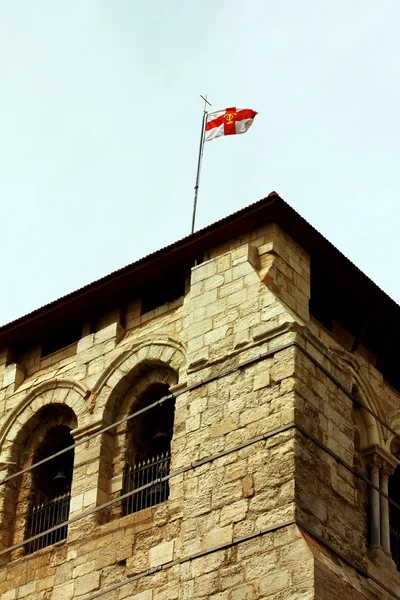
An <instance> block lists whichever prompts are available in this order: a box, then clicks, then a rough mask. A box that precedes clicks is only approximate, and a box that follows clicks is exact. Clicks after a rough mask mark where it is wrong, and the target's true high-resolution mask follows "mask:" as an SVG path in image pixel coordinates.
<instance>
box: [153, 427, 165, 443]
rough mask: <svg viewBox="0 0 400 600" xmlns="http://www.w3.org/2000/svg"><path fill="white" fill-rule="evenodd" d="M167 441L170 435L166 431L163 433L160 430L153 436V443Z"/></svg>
mask: <svg viewBox="0 0 400 600" xmlns="http://www.w3.org/2000/svg"><path fill="white" fill-rule="evenodd" d="M166 439H168V433H167V432H166V431H163V430H162V429H159V430H158V431H156V433H155V434H154V435H153V441H154V442H159V441H164V440H166Z"/></svg>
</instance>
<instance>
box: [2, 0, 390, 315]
mask: <svg viewBox="0 0 400 600" xmlns="http://www.w3.org/2000/svg"><path fill="white" fill-rule="evenodd" d="M399 22H400V3H399V2H398V0H380V2H376V0H335V2H332V0H329V1H328V0H282V1H281V2H276V0H274V1H272V0H253V1H251V2H243V0H241V1H240V2H239V1H237V0H219V1H218V2H215V0H213V1H211V0H202V2H190V1H188V0H168V2H166V1H165V0H148V1H147V2H139V1H138V0H112V1H110V0H68V2H65V0H19V1H16V0H0V202H1V211H0V219H1V233H0V253H1V254H0V255H1V257H2V261H1V279H0V282H1V283H0V325H1V324H5V323H7V322H9V321H11V320H14V319H16V318H18V317H20V316H22V315H24V314H26V313H28V312H30V311H32V310H34V309H35V308H38V307H40V306H42V305H43V304H45V303H47V302H50V301H52V300H54V299H56V298H58V297H60V296H62V295H64V294H67V293H69V292H71V291H73V290H75V289H77V288H79V287H81V286H83V285H85V284H87V283H89V282H91V281H93V280H95V279H98V278H100V277H102V276H104V275H106V274H108V273H110V272H111V271H113V270H115V269H118V268H120V267H122V266H124V265H127V264H129V263H131V262H133V261H135V260H137V259H139V258H141V257H142V256H144V255H146V254H148V253H150V252H153V251H155V250H157V249H159V248H161V247H163V246H165V245H166V244H169V243H172V242H174V241H176V240H177V239H180V238H182V237H184V236H185V235H187V234H189V233H190V226H191V216H192V206H193V187H194V184H195V176H196V166H197V154H198V145H199V137H200V129H201V120H202V110H203V102H202V100H201V98H200V94H203V95H205V94H207V95H208V98H209V100H210V102H211V104H212V108H211V109H210V110H220V109H224V108H226V107H231V106H238V107H245V108H252V109H254V110H256V111H258V113H259V114H258V116H257V117H256V120H255V121H254V124H253V126H252V128H251V129H250V130H249V131H248V133H246V135H240V136H230V137H226V138H219V139H217V140H214V141H212V142H208V143H207V144H206V146H205V152H204V160H203V166H202V173H201V182H200V191H199V199H198V212H197V220H196V228H201V227H204V226H206V225H208V224H210V223H213V222H214V221H216V220H218V219H220V218H222V217H224V216H226V215H228V214H230V213H232V212H235V211H237V210H239V209H241V208H243V207H245V206H247V205H248V204H251V203H253V202H255V201H257V200H259V199H260V198H263V197H265V196H267V195H268V194H269V193H270V192H271V191H272V190H275V191H277V192H278V193H279V194H280V195H281V196H282V197H283V198H284V199H285V200H286V201H287V202H288V203H289V204H290V205H291V206H293V208H295V209H296V210H297V211H298V212H299V213H300V214H301V215H302V216H303V217H304V218H305V219H307V220H308V221H309V222H310V223H311V224H312V225H313V226H314V227H316V228H317V229H318V230H319V231H320V232H321V233H322V234H323V235H324V236H325V237H327V238H328V239H329V240H330V241H331V242H332V243H333V244H334V245H335V246H336V247H337V248H339V249H340V250H341V251H342V252H343V253H344V254H345V255H346V256H347V257H348V258H350V259H351V260H352V261H353V262H354V263H355V264H356V265H357V266H358V267H360V268H361V269H362V270H363V271H364V272H365V273H366V274H367V275H368V276H369V277H371V279H373V280H374V281H375V282H376V283H377V284H378V285H379V286H380V287H381V288H382V289H384V290H385V291H386V292H387V293H388V294H389V295H390V296H391V297H392V298H393V299H394V300H396V301H397V302H398V301H399V300H400V278H399V277H398V276H397V264H398V260H399V251H398V244H399V241H398V240H399V234H398V231H399V219H400V205H399V198H400V182H399V140H400V119H399V116H398V115H399V106H400V36H399V35H398V29H399ZM327 269H329V264H327Z"/></svg>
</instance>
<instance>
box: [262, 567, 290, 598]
mask: <svg viewBox="0 0 400 600" xmlns="http://www.w3.org/2000/svg"><path fill="white" fill-rule="evenodd" d="M289 585H290V573H289V571H287V570H284V571H274V572H273V573H270V574H269V575H266V576H265V577H262V578H261V579H260V581H259V586H260V592H261V593H262V594H265V595H271V594H273V593H277V592H280V591H282V590H285V589H288V588H289Z"/></svg>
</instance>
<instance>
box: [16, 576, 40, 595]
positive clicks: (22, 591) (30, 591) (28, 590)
mask: <svg viewBox="0 0 400 600" xmlns="http://www.w3.org/2000/svg"><path fill="white" fill-rule="evenodd" d="M36 585H37V581H35V580H33V581H29V583H26V584H25V585H21V587H20V588H19V590H18V598H26V597H27V596H28V597H31V598H32V597H34V594H35V590H36Z"/></svg>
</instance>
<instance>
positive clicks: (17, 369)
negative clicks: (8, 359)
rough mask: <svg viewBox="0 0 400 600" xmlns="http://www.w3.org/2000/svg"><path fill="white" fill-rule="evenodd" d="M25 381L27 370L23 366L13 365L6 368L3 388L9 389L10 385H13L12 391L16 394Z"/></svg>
mask: <svg viewBox="0 0 400 600" xmlns="http://www.w3.org/2000/svg"><path fill="white" fill-rule="evenodd" d="M24 379H25V369H24V367H23V366H22V365H19V364H17V363H13V364H11V365H7V367H5V369H4V376H3V387H8V386H9V385H11V386H12V391H13V392H15V391H16V389H17V388H18V387H19V386H20V385H21V383H22V382H23V381H24Z"/></svg>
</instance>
